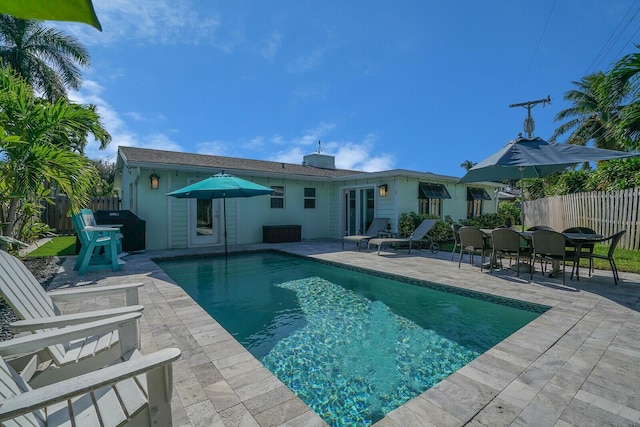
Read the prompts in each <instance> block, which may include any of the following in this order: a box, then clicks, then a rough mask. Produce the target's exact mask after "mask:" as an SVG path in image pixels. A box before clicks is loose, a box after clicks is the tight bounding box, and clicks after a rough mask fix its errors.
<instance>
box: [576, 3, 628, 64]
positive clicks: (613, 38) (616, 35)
mask: <svg viewBox="0 0 640 427" xmlns="http://www.w3.org/2000/svg"><path fill="white" fill-rule="evenodd" d="M637 2H638V0H635V1H634V2H633V4H631V6H629V9H627V12H626V13H625V14H624V16H623V17H622V19H621V20H620V22H619V23H618V25H617V27H616V29H615V30H613V32H612V33H611V35H610V36H609V38H608V39H607V41H606V42H605V44H604V45H603V46H602V48H601V49H600V52H598V54H597V55H596V57H595V58H594V59H593V61H592V62H591V64H590V65H589V67H587V71H586V74H587V75H588V74H591V73H593V72H595V70H596V69H597V68H598V67H599V66H600V64H601V63H602V61H604V59H605V58H606V57H607V55H608V54H609V52H611V49H613V47H614V46H615V44H616V43H617V42H618V40H619V39H620V37H621V36H622V34H623V33H624V32H625V31H626V30H627V28H628V27H629V25H630V24H631V22H632V21H633V20H634V18H635V17H636V15H638V12H640V9H637V10H636V12H635V13H634V14H633V16H632V17H631V18H630V19H629V20H628V21H627V23H626V24H624V28H622V29H621V27H622V25H623V23H624V21H625V20H626V19H627V17H628V16H629V14H630V13H631V11H632V10H633V9H634V8H635V5H636V3H637Z"/></svg>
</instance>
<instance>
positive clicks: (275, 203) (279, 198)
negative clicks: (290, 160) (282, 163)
mask: <svg viewBox="0 0 640 427" xmlns="http://www.w3.org/2000/svg"><path fill="white" fill-rule="evenodd" d="M271 189H272V190H273V194H272V195H271V209H284V187H279V186H273V185H272V186H271Z"/></svg>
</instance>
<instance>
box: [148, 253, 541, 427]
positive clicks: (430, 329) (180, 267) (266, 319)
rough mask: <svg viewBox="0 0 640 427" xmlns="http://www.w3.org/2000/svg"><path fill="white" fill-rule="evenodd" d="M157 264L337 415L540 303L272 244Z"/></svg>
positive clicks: (437, 370)
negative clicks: (384, 273) (324, 259)
mask: <svg viewBox="0 0 640 427" xmlns="http://www.w3.org/2000/svg"><path fill="white" fill-rule="evenodd" d="M157 264H158V265H159V266H160V267H161V268H162V269H163V270H164V271H165V272H166V273H167V274H168V275H169V276H170V277H171V278H172V279H173V280H174V281H175V282H176V283H177V284H179V285H180V286H181V287H182V288H183V289H184V290H185V291H186V292H187V293H188V294H189V295H190V296H191V297H192V298H193V299H194V300H195V301H196V302H197V303H198V304H200V305H201V306H202V307H203V308H204V309H205V310H206V311H207V312H208V313H209V314H210V315H211V316H212V317H213V318H214V319H216V320H217V321H218V322H219V323H220V324H221V325H222V326H223V327H224V328H225V329H226V330H227V331H229V333H231V334H232V335H233V336H234V337H235V338H236V339H237V340H238V341H239V342H240V343H241V344H242V345H244V346H245V347H246V348H247V350H249V351H250V352H251V353H252V354H253V355H254V356H255V357H256V358H258V359H259V360H260V361H261V362H262V364H263V365H264V366H265V367H267V368H268V369H269V370H270V371H271V372H272V373H273V374H275V375H276V376H277V377H278V378H279V379H280V380H281V381H282V382H283V383H284V384H285V385H287V387H289V388H290V389H291V390H292V391H293V392H294V393H295V394H296V395H297V396H298V397H300V398H301V399H302V400H303V401H304V402H305V403H306V404H307V405H309V406H310V407H311V408H312V409H313V410H314V411H315V412H317V413H318V414H319V415H320V416H321V417H322V418H323V419H324V420H325V421H326V422H327V423H328V424H330V425H333V426H351V425H370V424H373V423H374V422H376V421H378V420H380V419H381V418H382V417H383V416H384V415H385V414H386V413H388V412H389V411H391V410H393V409H395V408H397V407H399V406H400V405H402V404H403V403H405V402H406V401H408V400H409V399H411V398H413V397H415V396H417V395H419V394H420V393H422V392H424V391H425V390H427V389H428V388H430V387H432V386H434V385H435V384H437V383H438V382H439V381H441V380H442V379H444V378H446V377H447V376H448V375H450V374H451V373H453V372H455V371H456V370H458V369H460V368H461V367H463V366H464V365H466V364H467V363H469V362H470V361H472V360H473V359H475V358H476V357H478V356H479V355H480V354H482V353H483V352H485V351H487V350H488V349H489V348H491V347H492V346H494V345H495V344H497V343H498V342H500V341H502V340H503V339H505V338H506V337H507V336H509V335H510V334H512V333H513V332H515V331H516V330H518V329H520V328H521V327H522V326H524V325H526V324H527V323H529V322H530V321H531V320H533V319H535V318H536V317H538V316H539V315H540V314H541V313H542V312H543V311H544V310H545V308H544V307H541V306H533V305H527V304H523V303H519V302H516V301H513V300H501V299H498V298H495V297H490V296H487V295H484V294H474V293H472V292H468V291H461V290H459V289H456V288H447V287H443V286H439V285H431V284H429V283H427V282H424V283H422V282H420V283H418V286H417V285H416V283H406V282H403V281H398V280H393V279H391V278H389V277H380V276H377V275H370V274H366V273H364V272H362V271H356V270H351V269H343V268H338V267H336V266H335V265H328V264H326V263H321V262H316V261H310V260H307V259H303V258H301V257H296V256H289V255H284V254H280V253H276V252H270V251H268V252H256V253H249V254H244V255H234V256H229V258H228V260H226V261H225V259H224V258H223V257H207V258H196V259H188V260H172V261H159V262H157ZM412 282H416V281H412ZM420 284H421V285H423V286H419V285H420ZM434 288H435V289H434ZM442 289H445V290H451V291H453V293H452V292H444V291H442ZM473 296H476V297H478V298H473ZM523 308H524V309H523Z"/></svg>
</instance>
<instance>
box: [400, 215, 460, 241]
mask: <svg viewBox="0 0 640 427" xmlns="http://www.w3.org/2000/svg"><path fill="white" fill-rule="evenodd" d="M425 219H437V220H438V221H437V222H436V224H435V225H434V226H433V228H432V229H431V230H429V233H427V234H428V235H429V236H431V238H432V239H433V240H434V241H436V242H442V241H446V240H451V239H453V230H452V229H451V224H453V220H452V219H451V217H450V216H449V215H447V216H446V217H445V219H444V221H443V220H441V219H440V217H439V216H437V215H430V214H417V213H415V212H410V213H403V214H402V215H400V220H399V221H398V235H399V236H400V237H409V236H410V235H411V233H413V231H414V230H415V229H416V228H417V227H418V225H420V223H421V222H422V221H423V220H425Z"/></svg>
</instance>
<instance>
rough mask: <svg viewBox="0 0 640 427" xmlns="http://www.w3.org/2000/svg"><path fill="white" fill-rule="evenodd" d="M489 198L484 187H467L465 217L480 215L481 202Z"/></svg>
mask: <svg viewBox="0 0 640 427" xmlns="http://www.w3.org/2000/svg"><path fill="white" fill-rule="evenodd" d="M484 200H491V197H489V193H487V191H486V190H485V189H484V188H467V218H474V217H477V216H480V215H482V202H483V201H484Z"/></svg>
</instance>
